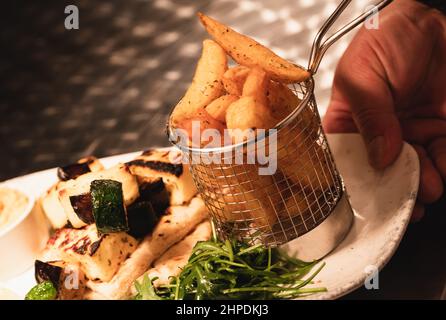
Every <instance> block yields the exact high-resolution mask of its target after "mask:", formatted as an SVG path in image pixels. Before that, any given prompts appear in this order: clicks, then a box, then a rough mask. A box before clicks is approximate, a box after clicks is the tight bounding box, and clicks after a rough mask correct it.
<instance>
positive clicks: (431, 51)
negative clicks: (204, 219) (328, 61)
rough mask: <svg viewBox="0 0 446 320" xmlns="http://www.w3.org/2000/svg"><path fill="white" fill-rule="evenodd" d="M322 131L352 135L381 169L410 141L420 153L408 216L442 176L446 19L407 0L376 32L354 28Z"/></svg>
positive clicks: (436, 193) (388, 12)
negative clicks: (414, 197) (415, 195)
mask: <svg viewBox="0 0 446 320" xmlns="http://www.w3.org/2000/svg"><path fill="white" fill-rule="evenodd" d="M323 125H324V128H325V130H326V132H357V131H359V132H360V133H361V135H362V136H363V138H364V141H365V143H366V146H367V150H368V153H369V160H370V163H371V165H372V166H374V167H375V168H378V169H382V168H385V167H387V166H388V165H390V164H391V163H392V162H393V161H394V160H395V159H396V157H397V156H398V155H399V153H400V150H401V147H402V141H403V140H405V141H407V142H409V143H410V144H411V145H412V146H413V147H414V148H415V150H416V151H417V153H418V156H419V158H420V170H421V176H420V186H419V192H418V199H417V203H416V205H415V209H414V212H413V219H414V220H419V219H420V218H421V217H422V216H423V214H424V204H428V203H432V202H435V201H436V200H438V199H439V198H440V197H441V195H442V194H443V189H444V185H443V181H442V179H444V180H446V18H445V16H444V15H442V14H441V13H440V12H439V11H436V10H433V9H430V8H429V7H427V6H424V5H422V4H420V3H418V2H415V1H411V0H397V1H394V2H393V3H392V4H390V5H389V6H388V7H386V8H385V9H383V10H382V11H381V13H380V16H379V28H378V29H370V30H368V29H365V28H364V27H363V28H362V29H361V30H359V32H358V34H357V35H356V36H355V38H354V39H353V41H352V42H351V44H350V46H349V47H348V48H347V50H346V52H345V53H344V55H343V57H342V58H341V60H340V62H339V65H338V67H337V69H336V73H335V79H334V83H333V91H332V97H331V102H330V105H329V107H328V110H327V113H326V115H325V117H324V119H323Z"/></svg>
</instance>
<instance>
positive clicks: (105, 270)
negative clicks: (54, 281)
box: [42, 224, 138, 281]
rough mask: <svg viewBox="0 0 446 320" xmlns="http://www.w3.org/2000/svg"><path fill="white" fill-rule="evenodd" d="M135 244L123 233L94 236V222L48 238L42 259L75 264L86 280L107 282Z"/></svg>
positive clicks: (130, 237) (62, 231)
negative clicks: (78, 266)
mask: <svg viewBox="0 0 446 320" xmlns="http://www.w3.org/2000/svg"><path fill="white" fill-rule="evenodd" d="M137 245H138V241H137V240H136V239H135V238H133V237H132V236H130V235H128V234H127V233H125V232H118V233H110V234H106V235H98V231H97V229H96V225H95V224H91V225H88V226H86V227H84V228H81V229H72V228H64V229H59V230H57V231H56V232H55V233H54V235H53V236H52V237H51V238H50V239H49V240H48V243H47V247H46V249H45V251H44V254H43V257H42V260H44V261H56V260H62V261H65V262H67V263H74V264H76V263H78V264H79V265H80V266H81V269H82V271H83V272H84V273H85V275H86V277H87V278H88V279H97V280H101V281H109V280H111V279H112V277H113V275H114V274H115V273H116V272H117V271H118V269H119V267H120V266H121V264H122V263H123V262H124V261H125V260H126V259H127V258H128V257H129V256H130V255H131V253H132V252H134V251H135V250H136V247H137Z"/></svg>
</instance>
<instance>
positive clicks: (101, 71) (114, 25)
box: [0, 0, 446, 299]
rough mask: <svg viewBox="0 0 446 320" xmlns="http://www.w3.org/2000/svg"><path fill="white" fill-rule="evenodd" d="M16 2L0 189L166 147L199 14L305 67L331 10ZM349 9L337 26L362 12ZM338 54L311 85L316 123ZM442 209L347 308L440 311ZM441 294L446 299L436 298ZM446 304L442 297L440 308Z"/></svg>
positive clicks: (4, 92) (338, 47)
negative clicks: (402, 306) (89, 162)
mask: <svg viewBox="0 0 446 320" xmlns="http://www.w3.org/2000/svg"><path fill="white" fill-rule="evenodd" d="M292 3H293V4H292V5H290V1H287V0H268V1H251V0H242V1H237V0H219V1H204V0H200V1H196V0H195V1H194V0H186V1H173V0H153V1H136V0H133V1H129V0H127V1H125V0H122V1H100V2H99V1H96V2H93V1H88V2H87V1H83V2H80V1H69V3H68V2H67V3H65V1H59V0H52V1H45V2H31V1H14V2H13V4H7V5H6V4H5V5H4V6H6V8H4V10H2V15H3V16H2V17H1V19H0V27H1V28H0V43H1V48H2V49H1V50H0V51H1V52H0V57H1V58H0V112H1V115H2V116H1V117H0V143H1V145H2V152H1V153H0V163H1V164H2V165H1V167H0V180H4V179H8V178H11V177H14V176H17V175H21V174H26V173H30V172H33V171H36V170H41V169H45V168H50V167H54V166H58V165H60V164H62V163H69V162H72V161H74V160H76V159H78V158H80V157H82V156H86V155H92V154H93V155H96V156H98V157H102V156H109V155H114V154H120V153H124V152H130V151H135V150H140V149H144V148H147V147H153V146H167V145H168V141H167V139H166V134H165V132H164V124H165V121H166V117H167V114H168V112H169V111H170V109H171V108H172V107H173V106H174V105H175V104H176V102H177V101H178V100H179V99H180V98H181V96H182V94H183V93H184V91H185V89H186V88H187V86H188V83H189V82H190V80H191V77H192V75H193V71H194V68H195V64H196V61H197V59H198V57H199V54H200V49H201V41H202V40H203V39H204V38H205V37H206V35H205V32H204V30H203V28H202V27H201V26H200V25H199V23H198V22H197V19H196V17H195V13H196V12H197V11H203V12H205V13H208V14H210V15H212V16H214V17H215V18H217V19H220V20H223V21H225V22H226V23H227V24H229V25H231V26H233V27H235V28H236V29H238V30H240V31H242V32H244V33H247V34H249V35H251V36H254V37H255V38H256V39H257V40H259V41H261V42H262V43H264V44H266V45H268V46H270V47H272V48H273V49H274V50H275V51H277V52H278V53H279V54H280V55H282V56H284V57H285V58H287V59H289V60H292V61H295V62H297V63H299V64H301V65H306V64H307V57H308V56H309V52H310V48H311V43H312V40H313V38H314V35H315V32H316V31H317V29H318V28H319V27H320V25H321V24H322V23H323V21H324V19H326V17H328V15H329V13H330V12H331V11H332V10H333V9H334V7H335V5H336V3H337V1H334V0H298V1H293V2H292ZM68 4H75V5H77V6H78V8H79V18H80V28H79V30H66V29H65V28H64V19H65V17H66V15H65V14H64V8H65V5H68ZM368 4H370V2H369V1H365V0H358V1H354V3H353V4H352V8H351V10H350V9H349V11H347V12H346V14H345V16H344V17H343V18H342V19H341V20H340V23H343V22H345V21H346V19H347V18H348V17H352V14H353V13H354V12H356V13H358V12H362V11H363V10H364V8H365V7H366V5H368ZM351 37H352V35H348V36H346V37H345V38H343V39H341V40H340V41H339V42H338V43H336V44H335V45H334V46H333V47H332V48H330V50H329V51H328V53H327V55H326V56H325V57H324V60H323V62H322V65H321V67H320V70H319V71H318V74H317V75H316V83H317V87H316V97H317V100H318V105H319V111H320V113H321V115H323V114H324V113H325V109H326V106H327V103H328V100H329V96H330V85H331V81H332V77H333V71H334V68H335V66H336V62H337V61H338V59H339V57H340V56H341V54H342V52H343V51H344V50H345V48H346V46H347V45H348V43H349V41H350V40H351ZM445 211H446V199H445V198H443V199H442V201H440V202H439V203H437V204H436V205H434V206H432V207H430V208H428V214H427V217H426V218H425V219H423V221H421V222H420V223H417V224H413V225H411V226H410V227H409V229H408V231H407V234H406V235H405V237H404V239H403V241H402V243H401V245H400V247H399V249H398V251H397V252H396V254H395V256H394V257H393V258H392V260H391V261H390V262H389V264H388V265H387V266H386V268H385V269H384V270H383V271H382V272H381V273H380V287H379V290H365V289H359V290H357V291H355V292H353V293H351V294H349V295H348V296H347V297H346V299H382V298H392V299H399V298H413V299H439V298H440V297H441V295H442V293H443V291H444V290H445V284H446V232H444V230H445V229H446V214H445V213H446V212H445ZM443 294H444V293H443ZM443 299H445V297H444V296H443Z"/></svg>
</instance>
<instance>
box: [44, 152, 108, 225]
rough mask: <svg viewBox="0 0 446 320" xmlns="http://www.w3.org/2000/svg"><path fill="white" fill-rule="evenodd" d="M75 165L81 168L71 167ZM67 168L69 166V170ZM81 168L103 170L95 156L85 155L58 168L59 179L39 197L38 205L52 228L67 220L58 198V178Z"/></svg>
mask: <svg viewBox="0 0 446 320" xmlns="http://www.w3.org/2000/svg"><path fill="white" fill-rule="evenodd" d="M77 165H80V166H82V168H78V169H76V170H74V169H73V168H76V166H77ZM67 168H71V170H68V169H67ZM81 170H89V171H90V172H98V171H101V170H104V166H103V165H102V163H101V162H100V161H99V160H98V159H97V158H95V157H87V158H82V159H80V160H78V161H77V162H76V163H74V164H70V165H68V166H65V167H61V168H59V170H58V176H59V181H58V182H57V183H55V184H54V185H53V186H51V188H49V189H48V190H47V191H46V192H45V193H44V194H43V195H42V196H41V197H40V199H39V202H40V206H41V207H42V210H43V212H44V213H45V215H46V217H47V218H48V220H49V221H50V223H51V226H52V227H53V228H54V229H59V228H63V227H64V226H65V225H66V224H67V222H68V218H67V214H66V213H65V210H64V208H63V206H62V204H61V202H60V200H59V192H58V189H60V185H61V184H62V182H61V181H60V179H61V177H63V178H64V179H65V180H69V179H68V178H69V174H68V173H69V172H70V173H71V175H73V174H74V171H75V172H76V173H79V172H80V171H81Z"/></svg>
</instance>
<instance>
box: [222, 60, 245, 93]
mask: <svg viewBox="0 0 446 320" xmlns="http://www.w3.org/2000/svg"><path fill="white" fill-rule="evenodd" d="M249 70H250V69H249V68H247V67H245V66H236V67H233V68H230V69H228V71H226V72H225V74H224V75H223V79H222V81H223V86H224V87H225V90H226V92H227V93H229V94H232V95H235V96H241V95H242V91H243V84H244V83H245V80H246V77H247V76H248V73H249Z"/></svg>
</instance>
